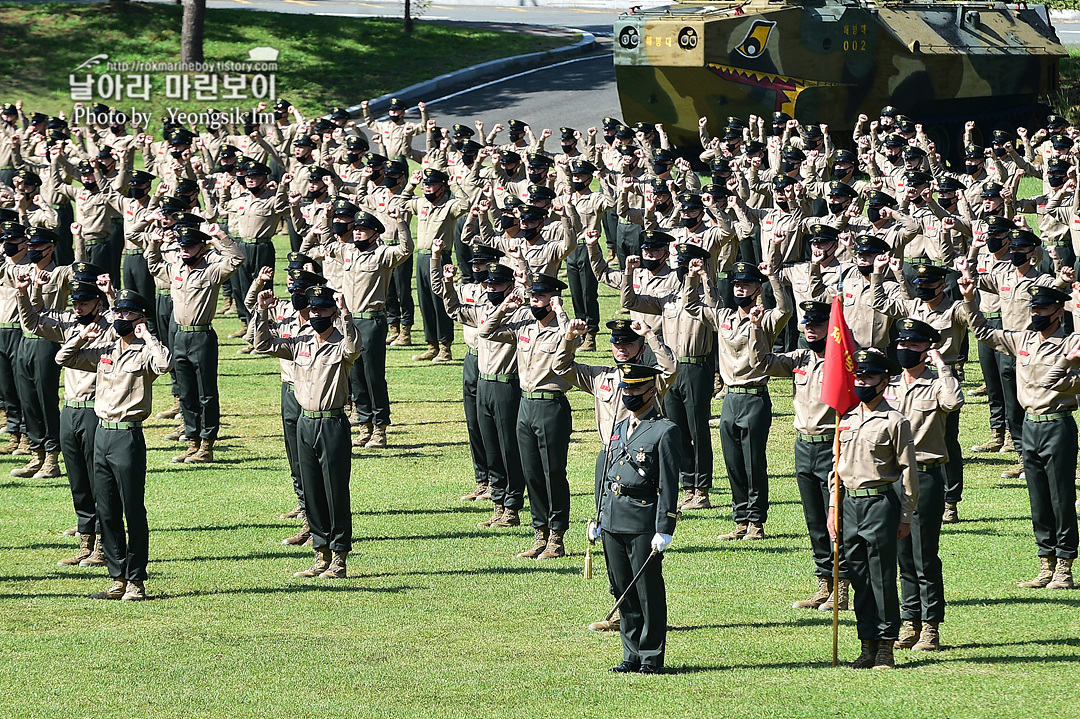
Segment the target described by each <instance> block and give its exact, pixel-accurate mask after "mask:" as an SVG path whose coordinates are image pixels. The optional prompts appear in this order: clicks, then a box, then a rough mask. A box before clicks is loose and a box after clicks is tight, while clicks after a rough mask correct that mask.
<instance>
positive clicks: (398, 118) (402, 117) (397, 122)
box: [390, 115, 405, 125]
mask: <svg viewBox="0 0 1080 719" xmlns="http://www.w3.org/2000/svg"><path fill="white" fill-rule="evenodd" d="M390 122H392V123H394V124H395V125H400V124H401V123H403V122H405V115H391V116H390Z"/></svg>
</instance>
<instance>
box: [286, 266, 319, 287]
mask: <svg viewBox="0 0 1080 719" xmlns="http://www.w3.org/2000/svg"><path fill="white" fill-rule="evenodd" d="M286 272H287V274H288V276H289V279H291V280H292V281H293V284H292V292H294V293H300V292H306V291H307V288H308V287H318V286H320V285H325V284H326V278H325V277H323V276H322V275H320V274H316V273H314V272H311V271H309V270H305V269H301V268H298V267H291V268H289V269H288V270H287V271H286Z"/></svg>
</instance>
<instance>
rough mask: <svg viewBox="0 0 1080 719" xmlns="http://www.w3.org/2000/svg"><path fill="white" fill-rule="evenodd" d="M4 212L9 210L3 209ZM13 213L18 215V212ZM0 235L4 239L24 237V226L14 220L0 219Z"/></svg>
mask: <svg viewBox="0 0 1080 719" xmlns="http://www.w3.org/2000/svg"><path fill="white" fill-rule="evenodd" d="M6 212H9V210H5V213H6ZM14 214H15V216H16V217H18V216H19V215H18V213H14ZM5 216H6V215H5ZM0 236H2V237H3V238H4V239H5V240H7V239H10V238H12V237H25V236H26V227H25V226H23V225H21V224H19V223H18V222H16V221H15V220H0Z"/></svg>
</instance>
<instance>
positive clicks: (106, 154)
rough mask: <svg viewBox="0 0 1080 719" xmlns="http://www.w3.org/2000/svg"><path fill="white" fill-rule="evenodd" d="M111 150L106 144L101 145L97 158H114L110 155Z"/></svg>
mask: <svg viewBox="0 0 1080 719" xmlns="http://www.w3.org/2000/svg"><path fill="white" fill-rule="evenodd" d="M112 152H113V149H112V148H111V147H109V146H108V145H102V146H101V148H100V149H99V150H98V154H97V158H98V159H99V160H113V159H115V158H114V157H113V156H112Z"/></svg>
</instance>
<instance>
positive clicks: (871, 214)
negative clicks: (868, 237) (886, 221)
mask: <svg viewBox="0 0 1080 719" xmlns="http://www.w3.org/2000/svg"><path fill="white" fill-rule="evenodd" d="M866 219H868V220H870V221H871V222H880V221H881V208H880V207H874V206H873V205H871V206H870V207H867V208H866Z"/></svg>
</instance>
